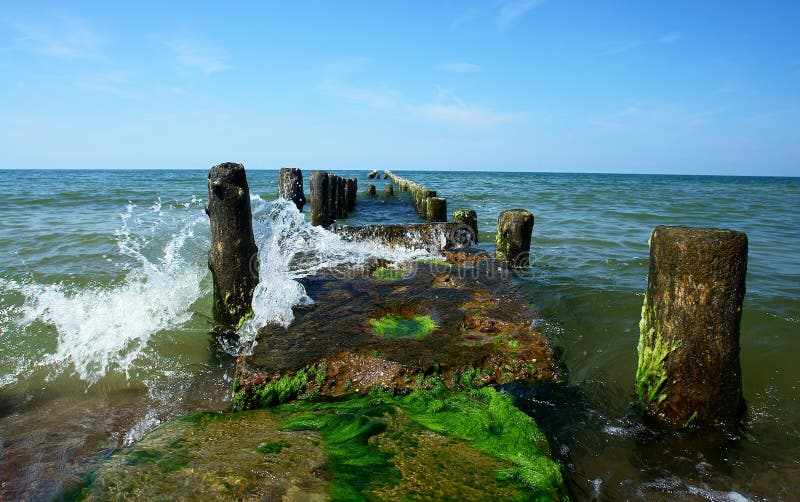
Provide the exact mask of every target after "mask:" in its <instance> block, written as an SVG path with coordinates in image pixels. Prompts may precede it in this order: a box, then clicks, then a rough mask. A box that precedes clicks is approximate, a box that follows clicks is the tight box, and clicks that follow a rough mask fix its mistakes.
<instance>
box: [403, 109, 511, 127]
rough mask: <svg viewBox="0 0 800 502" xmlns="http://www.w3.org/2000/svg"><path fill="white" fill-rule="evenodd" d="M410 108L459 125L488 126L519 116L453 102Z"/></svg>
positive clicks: (420, 113) (420, 114)
mask: <svg viewBox="0 0 800 502" xmlns="http://www.w3.org/2000/svg"><path fill="white" fill-rule="evenodd" d="M409 110H410V111H411V112H412V113H413V114H414V115H417V116H419V117H423V118H426V119H429V120H433V121H435V122H441V123H444V124H450V125H458V126H477V127H488V126H493V125H497V124H500V123H503V122H509V121H512V120H515V119H516V118H517V115H514V114H508V113H499V112H496V111H494V110H490V109H488V108H481V107H477V106H466V105H453V104H450V105H447V104H429V105H422V106H412V107H410V108H409Z"/></svg>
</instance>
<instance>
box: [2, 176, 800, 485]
mask: <svg viewBox="0 0 800 502" xmlns="http://www.w3.org/2000/svg"><path fill="white" fill-rule="evenodd" d="M397 172H399V173H400V174H402V175H404V176H406V177H408V178H410V179H413V180H415V181H418V182H420V183H422V184H424V185H426V186H429V187H431V188H435V189H436V190H438V192H439V195H440V196H444V197H446V198H447V202H448V207H449V212H450V213H451V214H452V212H453V210H455V209H458V208H469V209H475V210H476V211H477V213H478V221H479V239H480V241H481V243H480V246H481V247H483V248H485V249H486V250H488V251H491V250H492V249H493V242H494V234H493V231H494V226H495V222H496V219H497V215H498V214H499V212H500V211H501V210H503V209H510V208H525V209H529V210H531V211H532V212H533V213H534V215H535V226H534V231H533V246H532V251H531V252H532V262H533V267H532V269H531V270H530V272H529V273H526V274H524V275H523V276H522V277H520V292H521V294H523V295H524V296H525V297H526V298H527V299H528V301H529V302H530V304H531V305H532V306H533V307H534V308H535V310H537V311H538V312H539V314H540V327H541V328H542V329H543V330H545V331H546V332H547V333H548V334H549V335H550V336H551V337H552V338H553V340H554V342H555V344H556V345H557V346H558V347H559V348H560V350H561V352H562V357H563V359H564V361H565V364H566V366H567V370H568V381H567V385H565V386H562V387H559V388H554V389H544V388H533V387H529V386H513V387H508V388H506V389H505V390H507V391H508V392H511V393H513V394H515V395H516V396H518V403H519V405H520V406H521V407H522V408H523V409H524V410H525V411H526V412H528V413H530V414H531V415H533V416H534V417H535V418H536V420H537V422H539V423H540V424H541V425H542V426H543V427H544V428H545V429H546V430H547V432H548V433H549V434H550V438H551V442H552V443H553V446H554V448H553V449H554V451H557V452H558V455H559V459H560V460H561V461H562V462H563V463H564V464H565V466H566V467H565V473H566V477H567V478H569V479H570V481H571V485H572V489H573V492H574V494H575V498H577V499H578V500H591V499H602V500H624V499H637V498H640V499H647V500H674V499H676V498H679V499H688V500H744V499H753V500H766V499H769V500H774V499H779V500H780V499H783V500H792V499H793V498H794V497H796V494H797V493H800V460H799V459H800V392H799V387H800V364H797V363H796V357H797V354H799V353H800V253H799V252H798V249H800V231H798V229H797V222H798V221H800V179H798V178H741V177H732V178H726V177H693V176H645V175H642V176H634V175H603V174H539V173H525V174H523V173H452V172H449V173H434V172H401V171H399V170H398V171H397ZM0 174H2V176H0V187H1V188H2V193H3V197H2V198H0V286H2V288H1V292H0V499H2V498H9V499H20V498H30V499H37V500H42V499H44V500H46V499H50V498H53V497H55V496H57V495H58V494H60V493H63V492H65V491H67V490H69V489H70V488H71V487H72V486H74V485H75V484H76V483H77V482H78V481H79V477H80V475H81V474H82V473H83V472H85V471H86V470H87V469H91V468H92V466H93V465H95V463H96V462H97V461H98V460H99V459H101V458H102V457H103V456H104V455H105V454H107V452H109V451H111V450H112V449H114V448H116V447H119V446H121V445H125V444H129V443H130V442H132V441H134V440H136V439H138V438H139V437H141V436H142V435H143V434H144V433H146V432H147V431H149V430H152V429H153V428H154V427H155V426H157V425H158V424H159V423H161V422H162V421H164V420H167V419H169V418H172V417H175V416H179V415H181V414H184V413H187V412H191V411H197V410H224V409H227V408H228V407H229V406H230V399H231V395H230V387H231V382H232V370H233V361H234V357H233V356H234V354H235V353H236V351H237V350H241V349H242V348H243V345H236V344H224V343H219V342H218V341H216V340H215V338H214V336H213V333H212V329H213V323H212V322H211V319H210V311H211V306H210V305H211V301H210V290H211V283H210V276H209V274H208V272H207V266H206V256H207V251H208V245H209V240H208V220H207V217H206V216H205V214H204V213H203V205H204V203H205V198H206V171H203V170H172V171H156V170H151V171H150V170H149V171H60V170H52V171H0ZM305 174H306V182H307V178H308V175H309V174H310V173H308V172H307V173H305ZM340 174H343V175H348V176H357V177H358V178H359V187H360V188H361V189H362V190H363V189H364V188H365V187H366V184H367V183H368V182H373V183H375V181H373V180H367V179H366V172H353V173H345V172H343V173H340ZM248 178H249V182H250V187H251V192H252V201H251V203H252V206H253V212H254V217H255V220H256V237H257V240H258V244H259V248H260V252H261V257H260V260H261V270H262V283H261V288H262V289H261V290H260V291H259V292H258V293H257V295H256V300H255V301H256V302H259V303H258V305H256V304H254V310H256V313H257V316H256V317H257V321H259V322H261V321H265V320H271V321H279V322H284V323H285V322H288V321H289V320H290V318H291V306H292V305H294V304H297V303H302V302H308V301H311V300H313V299H309V298H307V296H306V295H305V294H304V291H302V288H300V287H299V285H298V283H297V282H296V280H295V279H296V278H297V277H299V276H302V275H303V274H307V273H313V271H314V270H315V269H316V267H319V266H322V265H324V264H330V263H334V264H346V263H349V261H352V260H354V259H358V257H359V256H362V255H363V256H366V255H370V256H372V255H376V254H377V255H380V256H381V257H383V258H389V259H397V260H402V259H405V258H407V256H404V255H402V253H398V254H397V256H392V255H391V254H390V252H388V251H387V250H383V249H379V248H378V247H376V246H369V245H364V246H361V247H352V246H347V245H344V244H342V243H340V242H337V240H336V239H335V238H333V237H332V236H331V235H329V234H327V233H326V232H320V231H318V230H314V229H310V228H308V227H307V225H305V226H304V225H302V224H298V222H297V221H295V220H296V219H295V220H293V219H292V218H291V217H290V215H289V216H287V215H286V214H285V211H281V206H280V205H276V204H275V203H273V202H271V201H272V200H273V199H274V198H275V195H274V194H275V191H276V180H277V172H276V171H251V172H249V173H248ZM383 183H384V181H383V180H381V181H380V182H378V183H376V184H378V192H379V193H381V192H382V186H383ZM306 193H308V188H307V187H306ZM405 197H406V195H405V194H399V193H398V194H397V195H396V197H394V198H391V199H386V198H383V197H381V196H379V197H378V198H376V199H368V198H366V197H360V198H359V202H358V207H357V210H356V212H355V213H354V214H353V215H352V217H351V218H350V219H349V220H347V221H346V223H389V222H414V221H418V219H417V216H416V215H415V214H414V212H413V210H412V209H411V207H410V204H408V201H407V200H406V199H405ZM657 225H689V226H708V227H720V228H731V229H736V230H741V231H744V232H746V233H747V235H748V238H749V243H750V248H749V264H748V276H747V295H746V297H745V302H744V311H743V316H742V337H741V343H742V370H743V382H744V392H745V397H746V399H747V401H748V406H749V408H748V417H747V427H746V428H745V430H744V431H743V433H742V434H739V435H724V434H717V435H714V434H703V435H700V434H693V433H681V434H677V433H670V434H664V433H660V432H658V431H656V430H653V429H651V428H649V427H647V426H646V425H645V424H643V423H641V421H640V420H639V418H638V417H637V415H636V414H635V413H634V412H633V410H632V406H631V402H632V398H633V379H634V373H635V368H636V345H637V341H638V322H639V313H640V309H641V304H642V299H643V293H644V290H645V287H646V284H647V263H648V246H647V241H648V238H649V235H650V232H651V231H652V229H653V228H654V227H655V226H657ZM309 247H311V248H312V249H313V251H314V254H315V256H316V258H315V259H314V260H312V261H311V262H309V263H305V264H304V265H303V266H301V267H299V270H298V267H297V266H295V265H292V263H293V258H294V257H295V256H296V255H297V253H298V250H300V249H304V250H308V248H309ZM243 337H244V340H245V341H246V340H247V339H248V338H247V334H246V333H245V334H243Z"/></svg>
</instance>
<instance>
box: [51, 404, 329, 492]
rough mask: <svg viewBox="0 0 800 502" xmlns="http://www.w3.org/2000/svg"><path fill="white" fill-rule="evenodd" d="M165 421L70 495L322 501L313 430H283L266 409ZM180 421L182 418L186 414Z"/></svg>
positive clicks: (323, 486)
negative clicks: (293, 497)
mask: <svg viewBox="0 0 800 502" xmlns="http://www.w3.org/2000/svg"><path fill="white" fill-rule="evenodd" d="M190 417H191V418H190V419H189V420H185V419H177V420H173V421H170V422H166V423H164V424H162V425H161V426H159V427H158V428H157V429H155V430H154V431H152V432H150V433H149V434H147V435H146V436H145V437H144V438H142V440H141V441H140V442H139V443H137V444H135V445H133V446H131V447H128V448H123V449H121V450H118V451H116V452H115V453H114V454H112V455H111V456H110V457H109V458H107V459H105V460H104V461H102V462H101V463H100V465H98V467H97V468H96V470H95V471H93V472H92V473H89V474H87V475H86V476H85V477H84V478H82V484H81V486H80V487H79V488H78V489H76V490H74V491H73V492H72V493H70V494H68V495H67V496H66V497H65V499H68V500H187V499H191V500H220V501H222V500H276V499H277V500H280V499H282V498H283V496H284V495H285V494H287V493H293V492H294V493H298V492H300V493H302V494H303V495H304V496H306V497H308V499H311V500H320V499H322V498H324V496H325V493H326V492H327V490H328V482H327V480H325V479H320V478H319V477H318V476H317V474H316V469H318V467H319V466H320V465H322V464H323V462H324V460H325V453H324V452H323V451H322V450H321V448H320V447H319V446H318V439H317V438H315V437H314V436H313V435H309V434H304V433H298V434H290V433H287V432H283V431H281V430H280V426H281V424H282V423H283V422H284V421H285V417H283V416H277V415H276V414H274V413H272V412H271V411H270V410H256V411H248V412H242V413H224V414H212V413H195V414H192V415H190ZM184 418H185V417H184Z"/></svg>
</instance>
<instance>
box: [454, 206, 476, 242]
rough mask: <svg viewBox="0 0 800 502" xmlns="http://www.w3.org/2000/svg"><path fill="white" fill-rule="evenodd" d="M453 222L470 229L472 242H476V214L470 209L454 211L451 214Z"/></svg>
mask: <svg viewBox="0 0 800 502" xmlns="http://www.w3.org/2000/svg"><path fill="white" fill-rule="evenodd" d="M453 221H455V222H456V223H460V224H462V225H464V226H466V227H469V228H470V231H471V233H472V242H475V243H477V242H478V213H476V212H475V211H473V210H472V209H456V211H455V212H454V213H453Z"/></svg>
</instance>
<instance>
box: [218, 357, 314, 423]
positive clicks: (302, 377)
mask: <svg viewBox="0 0 800 502" xmlns="http://www.w3.org/2000/svg"><path fill="white" fill-rule="evenodd" d="M327 368H328V366H327V363H326V362H324V361H323V362H322V363H320V364H319V366H314V365H309V366H306V367H305V368H302V369H300V370H298V371H296V372H295V373H293V374H287V375H284V376H282V377H281V378H279V379H278V380H273V381H271V382H267V383H264V384H260V385H253V386H251V387H249V388H241V389H238V390H237V391H236V393H235V394H234V396H233V410H234V411H242V410H253V409H258V408H269V407H272V406H277V405H279V404H283V403H287V402H289V401H291V400H292V399H295V398H298V397H304V398H309V397H316V395H315V394H310V395H304V394H303V391H305V390H306V387H307V386H308V384H309V382H313V383H315V384H316V386H317V387H319V386H321V385H322V383H323V382H324V381H325V374H326V372H327Z"/></svg>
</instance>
